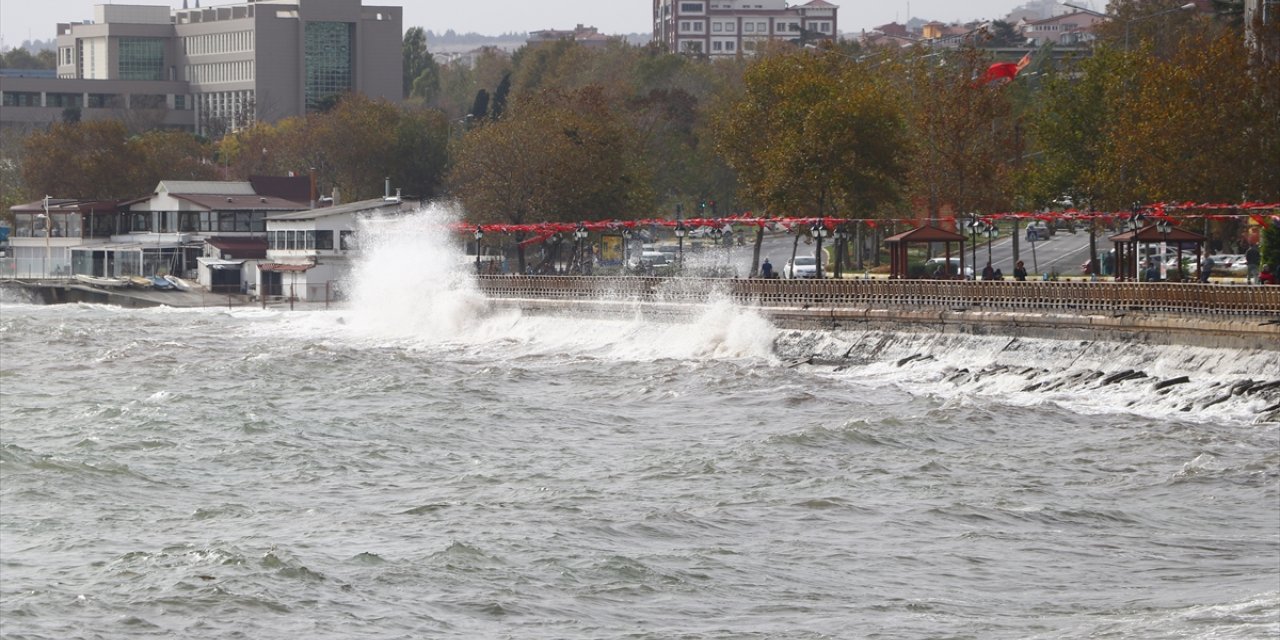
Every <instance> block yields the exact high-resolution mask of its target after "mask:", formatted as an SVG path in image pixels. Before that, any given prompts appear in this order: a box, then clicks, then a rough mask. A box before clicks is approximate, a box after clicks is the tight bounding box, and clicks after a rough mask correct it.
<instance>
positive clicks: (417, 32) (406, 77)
mask: <svg viewBox="0 0 1280 640" xmlns="http://www.w3.org/2000/svg"><path fill="white" fill-rule="evenodd" d="M400 48H401V53H402V56H403V58H404V65H403V77H402V81H401V84H402V85H403V90H404V97H406V98H407V97H409V96H411V95H414V82H416V81H417V80H418V78H419V77H421V76H422V74H423V73H424V72H425V71H426V70H427V68H428V67H429V66H434V65H435V60H434V59H433V58H432V57H431V53H430V52H429V51H427V34H426V32H425V31H423V29H422V27H411V28H410V29H409V30H408V31H406V32H404V42H403V44H401V47H400ZM424 88H425V87H424Z"/></svg>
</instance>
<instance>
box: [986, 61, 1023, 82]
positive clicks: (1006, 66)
mask: <svg viewBox="0 0 1280 640" xmlns="http://www.w3.org/2000/svg"><path fill="white" fill-rule="evenodd" d="M1016 75H1018V65H1016V64H1014V63H1012V62H997V63H995V64H993V65H991V66H989V67H987V72H986V73H984V74H982V77H981V78H978V84H989V83H992V82H995V81H997V80H1004V81H1006V82H1008V81H1011V80H1013V77H1014V76H1016Z"/></svg>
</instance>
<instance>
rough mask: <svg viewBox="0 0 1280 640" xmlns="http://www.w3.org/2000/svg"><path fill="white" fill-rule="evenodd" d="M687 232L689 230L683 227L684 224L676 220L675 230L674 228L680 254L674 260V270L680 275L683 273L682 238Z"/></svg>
mask: <svg viewBox="0 0 1280 640" xmlns="http://www.w3.org/2000/svg"><path fill="white" fill-rule="evenodd" d="M688 232H689V230H688V229H686V228H685V227H684V222H683V221H681V220H676V228H675V234H676V242H677V244H678V245H679V247H680V249H679V251H680V252H679V254H677V255H678V257H677V259H676V269H677V270H678V271H680V272H681V273H683V272H684V236H685V234H686V233H688Z"/></svg>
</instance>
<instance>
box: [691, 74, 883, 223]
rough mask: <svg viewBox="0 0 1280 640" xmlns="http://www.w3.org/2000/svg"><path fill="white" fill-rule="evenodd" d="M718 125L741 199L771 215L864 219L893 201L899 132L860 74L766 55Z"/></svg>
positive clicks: (721, 145) (877, 93) (879, 96)
mask: <svg viewBox="0 0 1280 640" xmlns="http://www.w3.org/2000/svg"><path fill="white" fill-rule="evenodd" d="M721 113H722V115H721V116H720V117H719V118H718V119H716V127H715V133H716V140H717V148H718V149H719V150H720V152H721V153H722V154H723V155H724V157H725V158H726V160H727V161H728V163H729V165H730V166H731V167H733V169H734V170H736V171H737V173H738V175H739V176H740V179H741V182H742V188H743V189H744V190H745V191H746V192H747V194H748V196H749V197H750V198H751V199H752V200H754V201H756V202H760V203H762V204H764V205H765V206H767V207H769V208H770V209H773V210H776V211H786V212H790V213H797V214H805V215H811V216H836V215H845V214H849V213H858V214H869V213H871V212H873V211H875V210H876V209H877V208H879V207H881V206H883V205H886V204H891V203H893V202H895V201H896V200H897V198H898V197H899V193H900V189H901V187H902V184H903V180H904V177H905V170H906V167H905V160H906V158H905V156H904V154H903V149H904V147H905V142H906V138H905V133H906V130H905V126H904V125H905V122H904V119H903V115H902V113H901V112H900V111H899V110H898V109H897V107H896V105H894V104H892V102H891V101H890V100H889V97H888V96H887V94H886V93H885V92H883V91H880V90H878V88H877V87H876V86H875V85H874V84H873V83H872V82H871V81H870V80H869V78H868V76H867V74H866V70H865V69H864V68H862V67H859V66H857V65H853V64H850V63H849V61H848V60H847V59H846V58H843V57H842V56H839V55H835V54H831V53H828V52H825V51H819V52H816V53H814V52H809V51H804V50H800V51H794V50H792V51H786V50H779V51H773V52H770V53H769V54H767V55H765V56H764V57H762V58H761V59H759V60H758V61H756V62H755V64H753V65H752V66H751V67H750V68H749V70H748V71H747V75H746V92H745V93H744V94H743V95H742V96H741V97H740V98H738V99H737V100H736V101H734V102H732V103H731V104H729V105H728V106H727V107H726V108H725V109H723V110H722V111H721Z"/></svg>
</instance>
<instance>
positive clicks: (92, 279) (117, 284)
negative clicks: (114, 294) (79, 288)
mask: <svg viewBox="0 0 1280 640" xmlns="http://www.w3.org/2000/svg"><path fill="white" fill-rule="evenodd" d="M75 279H76V281H77V282H83V283H84V284H87V285H89V286H93V287H104V288H108V289H119V288H122V287H127V286H129V280H128V279H127V278H103V277H100V276H91V275H87V274H84V273H77V274H76V275H75Z"/></svg>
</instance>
